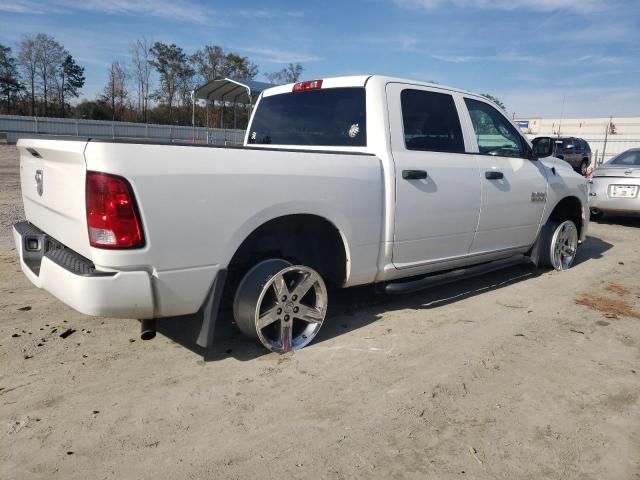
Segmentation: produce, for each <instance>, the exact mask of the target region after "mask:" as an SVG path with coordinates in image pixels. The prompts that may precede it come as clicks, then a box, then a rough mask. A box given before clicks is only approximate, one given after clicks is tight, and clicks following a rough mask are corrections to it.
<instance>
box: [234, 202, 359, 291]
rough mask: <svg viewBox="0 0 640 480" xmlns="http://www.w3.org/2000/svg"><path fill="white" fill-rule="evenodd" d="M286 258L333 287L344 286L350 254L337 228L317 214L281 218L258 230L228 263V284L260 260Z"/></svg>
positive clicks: (240, 276) (243, 243) (245, 241)
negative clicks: (310, 269)
mask: <svg viewBox="0 0 640 480" xmlns="http://www.w3.org/2000/svg"><path fill="white" fill-rule="evenodd" d="M267 258H284V259H285V260H288V261H290V262H291V263H294V264H295V263H300V264H305V265H307V266H309V267H311V268H313V269H314V270H316V271H318V273H320V275H322V277H323V278H324V280H325V281H326V282H327V283H329V284H330V285H337V286H340V285H342V284H343V283H344V282H345V280H346V275H347V255H346V250H345V245H344V242H343V240H342V236H341V235H340V232H339V231H338V229H337V228H336V227H335V226H334V225H333V224H332V223H331V222H329V221H328V220H326V219H325V218H322V217H319V216H316V215H303V214H299V215H287V216H283V217H278V218H275V219H273V220H270V221H269V222H267V223H265V224H263V225H261V226H260V227H258V228H257V229H255V230H254V231H253V232H252V233H251V234H250V235H249V236H248V237H247V238H246V239H245V240H244V242H242V244H241V245H240V247H239V248H238V250H237V251H236V253H235V254H234V256H233V258H232V259H231V262H230V263H229V281H230V282H231V284H232V285H233V284H234V283H236V282H239V281H240V279H241V278H242V276H244V274H245V273H246V272H247V270H248V269H249V268H251V267H252V266H253V265H255V264H256V263H258V262H259V261H260V260H264V259H267Z"/></svg>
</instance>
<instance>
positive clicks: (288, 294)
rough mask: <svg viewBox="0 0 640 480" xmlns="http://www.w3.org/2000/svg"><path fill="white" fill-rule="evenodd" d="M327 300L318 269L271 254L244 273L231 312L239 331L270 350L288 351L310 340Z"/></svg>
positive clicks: (317, 330)
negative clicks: (296, 263)
mask: <svg viewBox="0 0 640 480" xmlns="http://www.w3.org/2000/svg"><path fill="white" fill-rule="evenodd" d="M327 303H328V295H327V287H326V285H325V283H324V281H323V279H322V277H321V276H320V275H319V274H318V272H316V271H315V270H313V269H312V268H310V267H307V266H305V265H292V264H291V263H289V262H287V261H286V260H283V259H275V258H274V259H269V260H264V261H262V262H260V263H258V264H257V265H255V266H254V267H253V268H252V269H250V270H249V271H248V272H247V274H246V275H245V276H244V277H243V279H242V281H241V282H240V285H239V286H238V289H237V291H236V294H235V298H234V302H233V315H234V317H235V320H236V323H237V324H238V327H239V328H240V330H241V331H242V333H244V334H245V335H247V336H249V337H251V338H256V339H258V340H259V341H260V343H262V345H263V346H264V347H265V348H267V349H268V350H271V351H272V352H277V353H287V352H289V351H292V350H299V349H301V348H303V347H305V346H307V345H308V344H309V343H311V341H312V340H313V339H314V338H315V336H316V335H317V334H318V332H319V331H320V327H322V323H323V322H324V318H325V316H326V314H327Z"/></svg>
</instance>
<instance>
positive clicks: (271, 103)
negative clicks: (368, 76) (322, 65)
mask: <svg viewBox="0 0 640 480" xmlns="http://www.w3.org/2000/svg"><path fill="white" fill-rule="evenodd" d="M366 121H367V117H366V110H365V89H364V88H363V87H348V88H325V89H319V90H306V91H300V92H291V93H282V94H279V95H270V96H268V97H263V98H262V100H260V103H259V105H258V109H257V110H256V113H255V116H254V119H253V122H252V123H251V128H250V129H249V143H254V144H273V145H314V146H337V147H338V146H339V147H364V146H366V145H367V124H366Z"/></svg>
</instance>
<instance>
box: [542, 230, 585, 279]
mask: <svg viewBox="0 0 640 480" xmlns="http://www.w3.org/2000/svg"><path fill="white" fill-rule="evenodd" d="M542 234H543V238H542V253H541V257H540V263H541V264H542V265H544V266H546V267H550V268H553V269H555V270H558V271H562V270H568V269H569V268H571V266H572V265H573V262H574V261H575V259H576V253H577V252H578V228H577V227H576V224H575V223H573V222H572V221H571V220H564V221H562V222H559V221H556V220H549V221H548V222H547V224H546V225H545V227H544V230H543V232H542Z"/></svg>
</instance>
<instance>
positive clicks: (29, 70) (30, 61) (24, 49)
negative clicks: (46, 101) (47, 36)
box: [18, 36, 38, 117]
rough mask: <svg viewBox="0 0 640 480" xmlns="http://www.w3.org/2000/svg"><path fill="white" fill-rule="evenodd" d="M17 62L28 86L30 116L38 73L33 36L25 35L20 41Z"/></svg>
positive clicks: (34, 101)
mask: <svg viewBox="0 0 640 480" xmlns="http://www.w3.org/2000/svg"><path fill="white" fill-rule="evenodd" d="M18 63H19V65H20V70H21V71H22V74H23V75H24V78H25V80H26V81H27V83H28V87H29V96H30V97H31V116H32V117H33V116H35V114H36V76H37V74H38V61H37V57H36V42H35V38H33V37H27V36H25V37H24V38H23V39H22V41H21V42H20V51H19V52H18Z"/></svg>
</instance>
